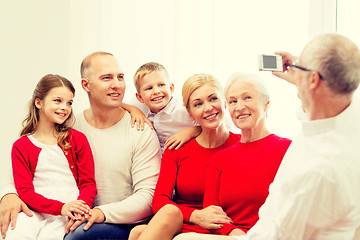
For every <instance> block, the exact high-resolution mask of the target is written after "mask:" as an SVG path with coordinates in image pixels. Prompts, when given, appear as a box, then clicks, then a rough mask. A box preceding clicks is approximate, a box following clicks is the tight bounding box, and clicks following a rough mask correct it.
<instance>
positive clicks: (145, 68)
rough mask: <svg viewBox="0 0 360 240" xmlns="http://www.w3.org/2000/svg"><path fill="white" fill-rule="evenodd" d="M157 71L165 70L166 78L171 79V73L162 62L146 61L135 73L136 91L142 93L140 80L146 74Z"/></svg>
mask: <svg viewBox="0 0 360 240" xmlns="http://www.w3.org/2000/svg"><path fill="white" fill-rule="evenodd" d="M155 71H157V72H160V71H163V72H164V73H165V77H166V80H169V73H168V71H167V70H166V68H165V67H164V66H163V65H161V64H160V63H157V62H148V63H145V64H143V65H142V66H141V67H139V68H138V69H137V70H136V72H135V75H134V85H135V88H136V91H137V92H138V93H140V80H141V79H142V78H143V77H144V76H145V75H146V74H149V73H152V72H155Z"/></svg>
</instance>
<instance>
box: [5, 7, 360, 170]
mask: <svg viewBox="0 0 360 240" xmlns="http://www.w3.org/2000/svg"><path fill="white" fill-rule="evenodd" d="M338 1H339V2H342V1H341V0H338ZM343 1H344V2H345V1H353V2H354V3H357V5H356V6H357V8H358V1H357V0H343ZM335 2H336V0H311V1H310V0H302V1H299V0H271V1H270V0H252V1H249V0H133V1H129V0H52V1H48V0H36V1H27V0H13V1H5V0H1V1H0V27H1V30H2V32H1V40H0V42H1V44H0V50H1V53H2V55H1V60H0V61H1V62H0V66H1V70H2V84H3V86H2V89H3V92H2V94H0V98H1V99H0V101H1V103H2V115H1V116H2V117H1V118H0V119H1V120H0V121H1V126H2V127H3V130H2V131H3V132H2V137H1V144H0V176H1V175H3V173H4V172H5V171H6V169H7V167H8V165H9V162H10V149H11V145H12V143H13V142H14V141H15V140H16V139H17V138H18V132H19V131H20V128H21V121H22V120H23V119H24V117H25V114H26V105H27V102H28V100H29V99H30V97H31V94H32V91H33V89H34V87H35V84H36V82H37V81H38V80H39V79H40V78H41V77H42V76H44V75H45V74H47V73H56V74H61V75H64V76H65V77H67V78H69V79H70V80H71V81H72V82H73V83H74V85H75V88H76V90H77V92H76V97H75V101H74V109H75V111H80V110H82V109H84V108H85V107H87V105H88V101H87V96H86V94H85V93H84V91H83V90H82V89H81V86H80V74H79V68H80V62H81V61H82V59H83V58H84V57H85V56H86V55H88V54H90V53H91V52H94V51H99V50H102V51H109V52H111V53H113V54H114V55H115V56H116V57H117V58H118V59H119V61H120V63H121V65H122V66H123V68H124V71H125V77H126V81H127V96H126V101H130V100H131V99H132V98H133V97H134V87H133V83H132V76H133V74H134V72H135V70H136V69H137V68H138V67H139V66H140V65H142V64H143V63H145V62H148V61H158V62H160V63H161V64H163V65H164V66H165V67H166V68H167V69H168V71H169V73H170V76H171V80H172V81H173V82H174V84H175V88H176V94H177V95H179V93H180V92H181V87H182V83H183V82H184V81H185V79H186V78H188V77H189V76H190V75H193V74H195V73H200V72H204V73H210V74H213V75H214V76H215V77H217V78H218V79H219V80H220V81H221V82H222V83H223V84H225V82H226V80H227V78H228V77H229V76H230V75H231V74H232V73H233V72H235V71H246V72H255V73H258V74H259V75H260V76H262V77H263V78H264V79H265V80H266V82H267V83H268V87H269V89H270V94H271V97H272V100H271V101H272V102H271V108H270V112H269V117H268V121H267V122H268V126H269V128H270V129H271V131H272V132H274V133H277V134H279V135H280V136H285V137H290V138H293V137H294V136H295V135H296V134H297V132H298V130H299V123H298V121H297V119H296V117H295V114H294V112H295V109H296V108H297V107H298V105H299V101H298V99H297V97H296V89H295V87H293V86H290V85H289V84H287V83H285V82H284V81H282V80H280V79H276V78H275V77H273V76H272V75H271V73H269V72H258V70H257V55H258V54H261V53H273V52H274V51H278V50H286V51H289V52H292V53H294V54H295V55H298V54H300V51H301V49H302V48H303V47H304V45H305V44H306V43H307V42H308V40H309V39H310V38H312V37H313V35H315V34H318V33H320V32H323V31H334V30H335V29H334V24H333V23H334V19H335V18H334V16H336V14H334V9H335V10H336V8H334V6H335V5H334V4H335ZM350 8H351V7H350ZM351 13H352V15H351V16H346V14H345V15H344V16H343V15H340V14H339V13H338V15H339V16H341V17H344V18H345V17H351V19H352V18H356V19H357V21H358V19H359V17H358V15H357V12H356V11H355V9H352V11H351ZM346 19H350V18H346ZM351 24H354V22H351ZM345 25H346V24H345ZM347 25H349V24H347ZM338 27H340V26H338ZM355 27H357V25H356V24H355V26H354V29H355ZM353 32H356V31H355V30H353ZM348 33H349V34H352V31H348ZM357 36H359V35H357ZM357 39H359V38H357Z"/></svg>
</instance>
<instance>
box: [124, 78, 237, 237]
mask: <svg viewBox="0 0 360 240" xmlns="http://www.w3.org/2000/svg"><path fill="white" fill-rule="evenodd" d="M182 95H183V102H184V106H186V108H187V110H188V113H189V116H190V117H191V118H192V119H193V120H195V121H196V122H197V123H198V124H199V125H200V126H201V129H202V131H201V133H200V135H199V136H197V137H196V138H194V139H192V140H190V141H189V142H188V143H186V144H184V146H183V147H182V148H180V149H179V150H176V151H175V150H166V151H165V152H164V155H163V158H162V162H161V169H160V176H159V180H158V183H157V186H156V189H155V194H154V198H153V211H154V213H156V214H155V216H154V217H153V219H152V220H151V221H150V223H149V224H148V225H147V226H146V227H145V226H141V227H137V228H135V229H134V230H133V231H132V233H131V236H130V239H162V240H166V239H172V238H173V236H174V235H175V234H176V233H179V232H199V233H211V232H210V230H209V229H212V228H220V227H221V225H223V224H230V222H231V219H230V218H229V217H228V216H227V215H226V214H225V213H224V211H222V209H221V208H220V207H216V206H209V207H207V208H205V209H203V197H204V190H205V181H206V172H207V168H208V165H209V162H210V158H211V157H212V156H213V155H214V154H215V153H216V152H218V151H220V150H223V149H225V148H227V147H230V146H231V145H233V144H234V143H236V142H238V141H239V139H240V136H239V135H237V134H233V133H231V132H229V131H228V130H227V129H226V127H225V125H224V116H225V113H226V109H225V108H226V103H225V99H224V97H223V93H222V89H221V87H220V85H219V83H218V82H217V81H216V80H215V79H214V78H213V77H212V76H210V75H206V74H197V75H194V76H192V77H190V78H189V79H187V80H186V82H185V83H184V86H183V90H182ZM174 190H175V191H174ZM173 193H174V194H173Z"/></svg>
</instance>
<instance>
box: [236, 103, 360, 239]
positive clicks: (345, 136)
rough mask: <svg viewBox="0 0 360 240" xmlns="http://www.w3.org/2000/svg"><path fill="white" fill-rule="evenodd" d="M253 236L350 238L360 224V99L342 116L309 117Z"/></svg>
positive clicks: (272, 188) (261, 237) (266, 203)
mask: <svg viewBox="0 0 360 240" xmlns="http://www.w3.org/2000/svg"><path fill="white" fill-rule="evenodd" d="M259 217H260V219H259V221H258V222H257V223H256V224H255V226H254V227H253V228H252V229H250V230H249V232H248V233H247V236H245V237H238V239H250V240H255V239H258V240H260V239H261V240H265V239H266V240H275V239H286V240H295V239H296V240H301V239H311V240H325V239H326V240H339V239H341V240H347V239H353V238H354V232H355V230H356V229H357V228H358V227H359V226H360V104H359V103H358V102H355V101H353V102H352V103H351V105H350V106H349V107H348V108H347V109H345V110H344V111H343V112H342V113H341V114H339V115H338V116H336V117H333V118H328V119H323V120H316V121H303V123H302V132H301V134H300V136H299V137H298V138H297V139H296V140H295V141H293V143H292V144H291V145H290V148H289V149H288V151H287V153H286V155H285V157H284V159H283V161H282V163H281V165H280V168H279V170H278V173H277V175H276V177H275V179H274V182H273V183H272V184H271V185H270V189H269V196H268V198H267V199H266V202H265V203H264V205H263V206H262V207H261V208H260V211H259Z"/></svg>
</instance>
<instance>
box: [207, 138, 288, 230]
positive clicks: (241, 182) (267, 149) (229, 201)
mask: <svg viewBox="0 0 360 240" xmlns="http://www.w3.org/2000/svg"><path fill="white" fill-rule="evenodd" d="M290 143H291V140H289V139H287V138H281V137H278V136H276V135H274V134H270V135H268V136H267V137H265V138H262V139H260V140H257V141H254V142H249V143H241V142H238V143H236V144H234V145H233V146H231V147H229V148H227V149H225V150H223V151H220V152H218V153H217V154H215V156H214V158H213V159H212V161H211V164H210V166H209V168H208V170H209V172H208V177H207V182H206V189H205V196H204V207H207V206H210V205H216V206H220V207H222V209H223V210H224V211H225V212H226V214H227V215H228V216H229V217H230V218H231V219H232V221H233V224H224V227H223V228H221V229H219V230H211V232H212V233H216V234H222V235H228V234H229V233H230V232H231V231H232V230H233V229H234V228H240V229H241V230H242V231H244V232H247V231H248V230H249V229H250V228H251V227H252V226H253V225H254V224H255V223H256V222H257V220H258V219H259V216H258V211H259V208H260V207H261V205H262V204H263V203H264V202H265V199H266V197H267V196H268V194H269V185H270V184H271V183H272V182H273V180H274V178H275V175H276V172H277V170H278V168H279V166H280V163H281V161H282V159H283V157H284V155H285V152H286V151H287V149H288V147H289V145H290Z"/></svg>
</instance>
